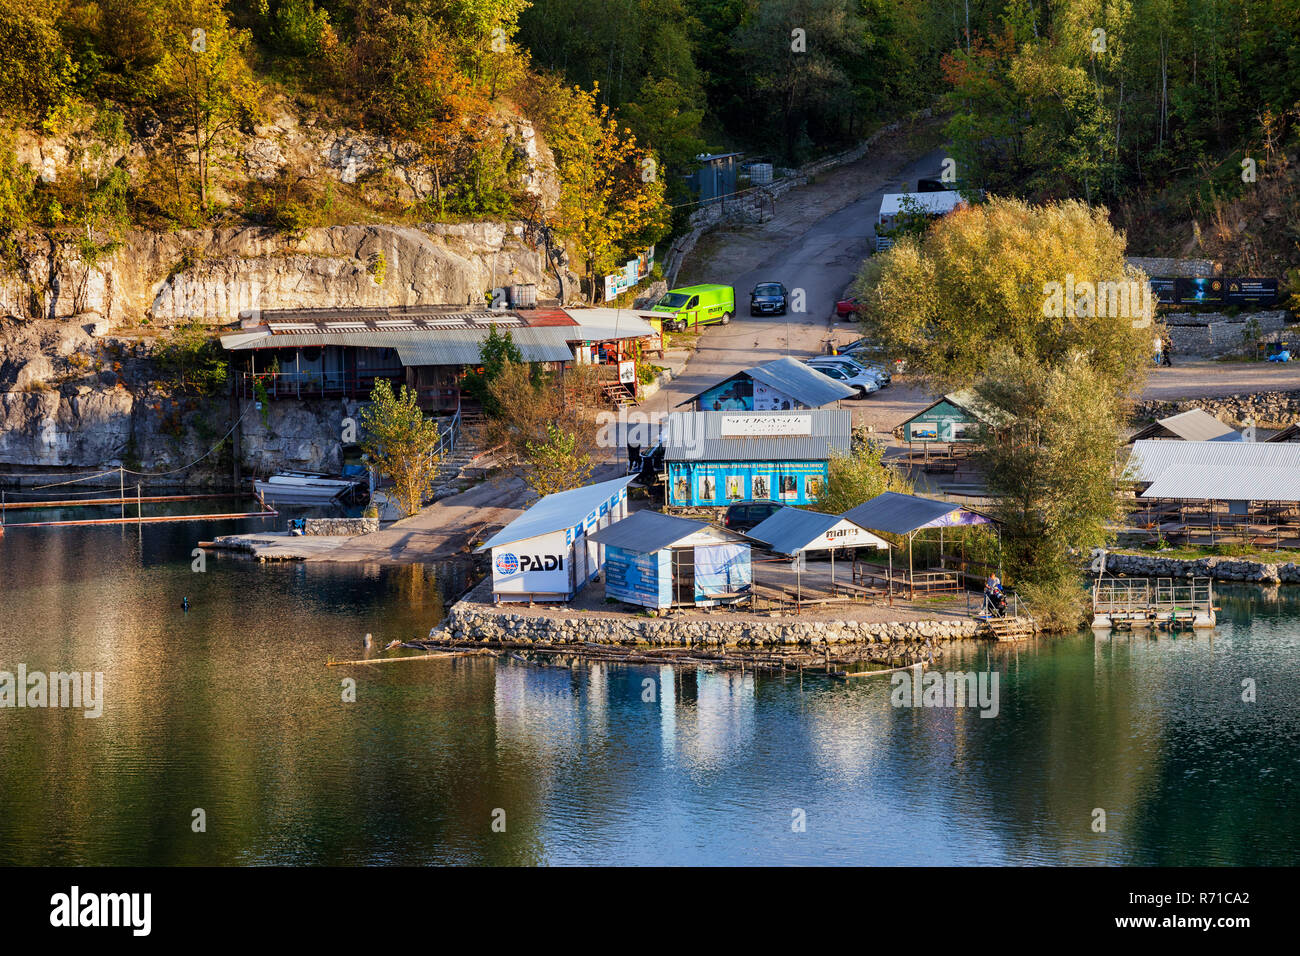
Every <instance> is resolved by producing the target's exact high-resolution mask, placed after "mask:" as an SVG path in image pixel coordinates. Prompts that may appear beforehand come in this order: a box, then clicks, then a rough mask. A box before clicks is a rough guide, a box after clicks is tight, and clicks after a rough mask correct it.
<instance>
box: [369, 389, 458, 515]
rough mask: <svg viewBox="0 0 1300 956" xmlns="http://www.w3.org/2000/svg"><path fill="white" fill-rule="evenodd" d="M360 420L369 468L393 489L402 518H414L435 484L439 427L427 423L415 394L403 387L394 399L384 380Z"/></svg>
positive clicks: (431, 422) (438, 458)
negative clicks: (408, 516)
mask: <svg viewBox="0 0 1300 956" xmlns="http://www.w3.org/2000/svg"><path fill="white" fill-rule="evenodd" d="M360 419H361V427H362V430H363V432H364V437H363V439H362V441H361V450H362V451H363V452H365V454H366V456H367V457H368V458H369V460H370V464H371V467H373V468H374V469H375V470H376V471H377V472H378V473H379V474H380V475H381V476H382V477H384V478H387V479H388V480H390V481H391V482H392V483H393V498H394V499H395V503H396V504H397V506H398V508H399V509H400V510H401V512H402V514H403V516H406V515H413V514H415V513H416V512H417V511H419V510H420V506H421V505H423V504H424V499H425V498H427V497H428V496H429V495H430V494H431V493H432V491H433V489H434V487H435V485H436V484H437V479H438V465H439V461H440V460H441V455H440V451H439V449H440V447H441V433H440V430H439V428H438V424H437V422H435V421H434V420H432V419H429V418H425V417H424V413H423V412H422V411H420V408H419V406H418V405H417V404H416V393H415V392H414V391H412V390H411V389H409V388H407V387H406V386H405V385H403V386H402V390H401V392H400V393H399V394H396V395H395V394H394V393H393V386H392V384H391V383H390V382H389V381H388V379H386V378H381V379H378V380H377V381H376V382H375V387H374V390H373V391H372V392H371V393H370V404H369V405H367V406H365V407H364V408H363V409H361V414H360Z"/></svg>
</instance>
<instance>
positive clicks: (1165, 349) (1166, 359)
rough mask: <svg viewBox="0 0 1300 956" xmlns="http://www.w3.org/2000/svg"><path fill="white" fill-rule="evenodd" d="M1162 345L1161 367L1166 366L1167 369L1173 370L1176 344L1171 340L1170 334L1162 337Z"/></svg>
mask: <svg viewBox="0 0 1300 956" xmlns="http://www.w3.org/2000/svg"><path fill="white" fill-rule="evenodd" d="M1160 344H1161V348H1160V356H1161V358H1160V364H1161V365H1164V366H1166V367H1168V368H1172V367H1173V364H1174V362H1173V354H1174V343H1173V341H1172V340H1171V339H1170V338H1169V335H1168V333H1166V334H1164V335H1162V336H1161V337H1160Z"/></svg>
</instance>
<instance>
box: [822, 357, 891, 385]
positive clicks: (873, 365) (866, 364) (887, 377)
mask: <svg viewBox="0 0 1300 956" xmlns="http://www.w3.org/2000/svg"><path fill="white" fill-rule="evenodd" d="M810 361H814V362H817V361H824V362H835V361H839V362H841V363H843V362H851V363H853V364H854V365H856V366H858V367H859V368H865V369H866V370H867V371H868V372H871V373H873V374H874V375H875V376H876V378H878V379H880V385H881V387H882V388H888V387H889V385H890V384H891V383H892V382H893V381H894V375H893V373H892V372H890V371H889V366H888V365H886V364H885V363H884V362H878V361H875V360H874V359H871V358H868V357H867V356H866V355H865V354H864V353H862V352H841V353H840V354H838V355H818V356H817V357H816V358H814V359H810Z"/></svg>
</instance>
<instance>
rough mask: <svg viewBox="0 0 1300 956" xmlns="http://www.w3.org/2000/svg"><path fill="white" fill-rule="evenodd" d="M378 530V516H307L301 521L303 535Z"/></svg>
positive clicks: (351, 533)
mask: <svg viewBox="0 0 1300 956" xmlns="http://www.w3.org/2000/svg"><path fill="white" fill-rule="evenodd" d="M378 530H379V519H378V518H307V519H306V520H305V521H303V528H302V533H303V534H304V535H308V536H311V535H323V536H333V535H349V536H355V535H358V534H373V533H374V532H376V531H378Z"/></svg>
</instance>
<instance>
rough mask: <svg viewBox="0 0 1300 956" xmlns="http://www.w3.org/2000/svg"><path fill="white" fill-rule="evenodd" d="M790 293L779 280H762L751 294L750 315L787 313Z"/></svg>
mask: <svg viewBox="0 0 1300 956" xmlns="http://www.w3.org/2000/svg"><path fill="white" fill-rule="evenodd" d="M789 306H790V302H789V293H788V292H787V291H786V288H785V286H783V285H782V284H781V283H779V282H760V283H759V284H758V285H756V286H754V291H753V292H751V293H750V294H749V314H750V315H785V311H786V309H788V308H789Z"/></svg>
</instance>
